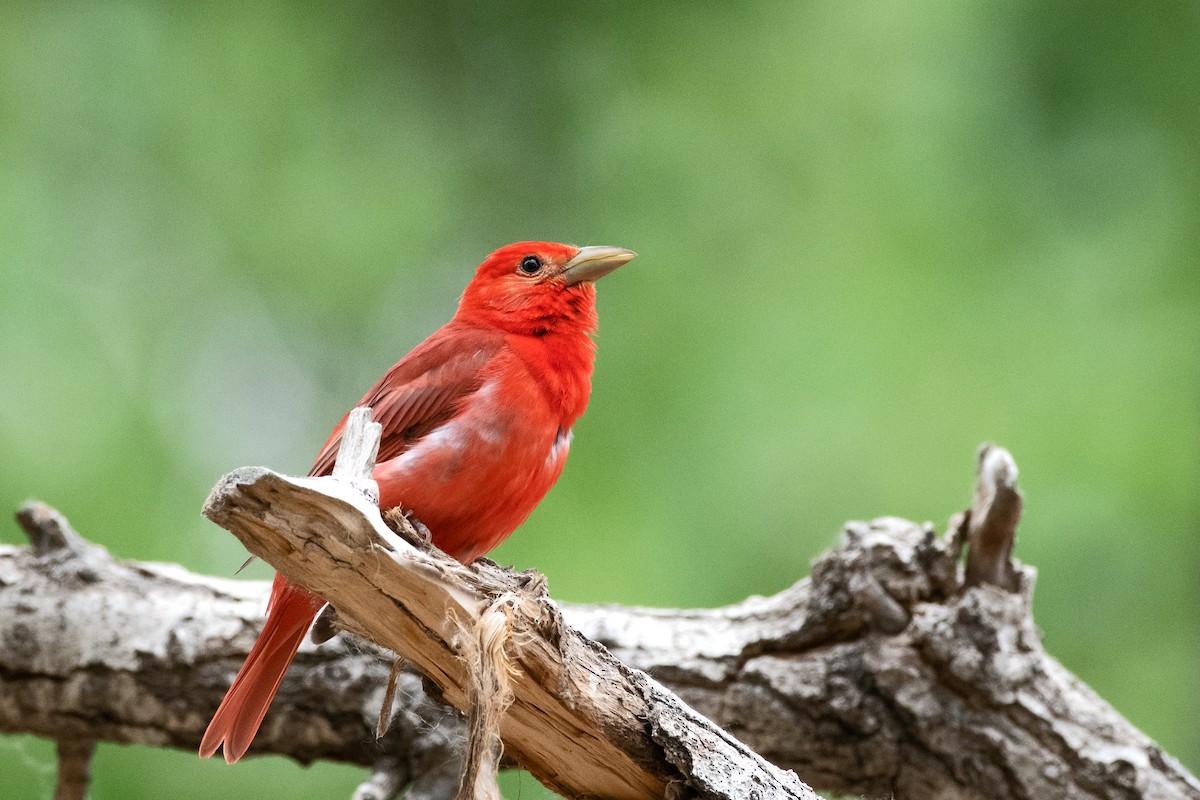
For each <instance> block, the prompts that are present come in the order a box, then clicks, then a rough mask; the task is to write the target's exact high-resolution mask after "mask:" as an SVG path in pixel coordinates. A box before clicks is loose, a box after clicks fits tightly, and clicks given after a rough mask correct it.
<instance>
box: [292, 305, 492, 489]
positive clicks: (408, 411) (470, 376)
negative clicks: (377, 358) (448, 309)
mask: <svg viewBox="0 0 1200 800" xmlns="http://www.w3.org/2000/svg"><path fill="white" fill-rule="evenodd" d="M502 346H503V336H502V335H500V334H498V333H489V332H485V331H480V330H474V329H472V330H465V329H453V328H443V329H442V330H440V331H438V332H437V333H436V334H434V335H433V336H431V337H430V338H428V339H426V340H425V341H424V342H422V343H421V344H420V345H418V346H417V347H416V348H415V349H413V351H412V352H411V353H409V354H408V355H406V356H405V357H404V358H402V359H400V361H399V362H398V363H397V364H396V365H395V366H394V367H392V368H391V369H390V370H388V371H387V374H385V375H384V376H383V377H382V378H380V379H379V382H378V383H376V384H375V385H374V386H372V387H371V389H370V391H368V392H367V393H366V395H364V396H363V399H362V400H360V401H359V402H358V404H357V405H359V406H370V407H371V409H372V411H373V417H374V420H375V421H376V422H378V423H379V424H380V425H382V426H383V437H382V439H381V441H380V443H379V456H378V457H377V459H376V460H377V461H378V462H383V461H387V460H388V459H392V458H395V457H396V456H398V455H400V454H401V453H403V452H404V451H405V450H407V449H409V448H410V447H412V446H413V444H415V443H416V442H417V441H418V440H420V438H421V437H422V436H424V435H425V434H427V433H429V432H430V431H431V430H433V429H434V428H436V427H437V426H439V425H441V424H442V423H443V422H445V421H446V420H448V419H450V418H451V417H453V416H454V414H455V413H457V411H458V409H459V408H460V407H461V403H462V400H463V398H465V397H467V396H469V395H471V394H472V393H474V392H475V391H476V390H478V389H479V387H480V386H481V385H482V384H483V379H484V377H485V375H486V373H487V369H486V368H487V365H488V364H489V363H490V362H491V361H492V359H493V358H495V357H496V354H497V353H498V352H499V351H500V349H501V347H502ZM347 417H349V413H347V415H346V416H344V417H342V420H341V422H339V423H338V424H337V426H336V427H335V428H334V429H333V433H331V434H330V435H329V440H328V441H326V442H325V446H324V447H322V448H321V452H320V453H319V454H318V455H317V459H316V461H315V462H314V463H313V468H312V471H310V472H309V475H313V476H316V475H328V474H330V473H331V472H333V464H334V461H335V460H336V459H337V451H338V447H339V446H340V445H341V442H342V429H343V428H344V427H345V425H346V419H347Z"/></svg>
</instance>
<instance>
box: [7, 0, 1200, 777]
mask: <svg viewBox="0 0 1200 800" xmlns="http://www.w3.org/2000/svg"><path fill="white" fill-rule="evenodd" d="M3 20H4V24H3V25H0V259H2V264H3V266H2V268H0V342H2V344H3V347H2V349H0V376H2V380H0V456H2V460H3V465H4V469H3V473H2V475H0V501H2V502H0V505H3V506H5V507H7V508H12V507H14V506H15V504H16V503H17V502H19V501H20V500H22V499H24V498H25V497H28V496H36V497H39V498H41V499H44V500H46V501H49V502H51V503H53V504H55V505H57V506H58V507H59V508H61V509H62V510H63V511H64V512H66V513H67V514H68V515H69V516H70V517H71V519H72V520H73V521H74V522H75V523H76V525H77V526H78V527H79V529H80V530H81V531H83V532H84V533H85V534H86V535H88V536H89V537H91V538H93V539H94V540H96V541H98V542H101V543H102V544H104V545H106V546H107V547H109V548H110V549H111V550H113V551H114V552H115V553H117V554H119V555H121V556H125V557H130V558H141V559H158V560H166V561H178V562H182V563H183V564H184V565H186V566H188V567H189V568H191V569H194V570H199V571H202V572H209V573H218V574H229V573H231V572H232V571H233V570H234V569H235V568H236V566H237V565H238V564H239V563H240V562H241V558H242V556H241V553H240V552H239V547H238V545H237V544H236V542H235V541H234V540H233V538H232V537H230V536H228V535H227V534H225V533H223V532H222V531H220V530H218V529H216V528H215V527H214V526H212V525H210V524H208V523H206V522H205V521H203V520H202V519H201V518H200V517H199V513H198V511H199V507H200V504H201V502H202V501H203V499H204V497H205V495H206V493H207V491H208V489H209V488H210V486H211V485H212V484H213V483H214V482H215V480H216V479H217V477H218V476H219V475H220V474H221V473H222V472H224V471H227V470H229V469H232V468H234V467H237V466H241V465H243V464H267V465H270V466H272V467H275V468H277V469H280V470H283V471H291V472H303V471H305V470H306V469H307V465H308V461H309V460H310V459H311V457H312V456H313V454H314V453H315V451H316V449H317V447H318V446H319V445H320V444H321V442H322V441H323V440H324V438H325V435H326V432H327V430H328V428H329V427H330V426H331V425H332V423H333V422H334V421H335V420H336V419H337V417H338V416H339V415H340V413H341V412H342V411H343V410H345V408H347V407H348V405H349V404H350V403H352V402H353V401H354V400H355V399H357V398H358V397H359V396H360V394H361V392H362V391H363V390H364V389H365V388H366V387H367V386H368V385H369V384H370V383H371V382H372V381H373V380H374V379H375V378H376V377H377V376H378V375H379V374H380V373H381V372H382V371H383V370H384V369H385V368H386V367H387V366H388V365H389V364H391V363H392V362H393V361H394V360H395V359H396V358H397V357H399V356H401V355H403V354H404V353H405V352H407V350H408V349H409V348H410V347H411V346H412V345H414V344H415V343H416V342H418V341H419V340H420V339H421V338H422V337H424V336H425V335H426V334H428V333H429V332H430V331H432V330H433V329H434V328H435V327H436V326H437V325H439V324H440V323H441V322H443V321H445V320H446V319H447V318H448V317H449V316H450V314H451V313H452V311H453V308H454V304H455V302H456V299H457V294H458V292H459V291H460V290H461V288H462V286H463V285H464V283H465V282H466V280H467V279H468V278H469V276H470V275H471V272H472V270H473V267H474V265H475V264H476V263H478V261H479V260H480V259H481V258H482V257H483V256H484V255H485V254H486V253H487V252H488V251H489V250H490V249H492V248H493V247H495V246H498V245H500V244H503V243H505V242H508V241H512V240H517V239H527V238H545V239H556V240H566V241H574V242H577V243H580V244H614V245H622V246H628V247H632V248H634V249H636V250H638V251H639V252H640V254H641V257H640V258H639V259H638V260H637V261H635V262H634V263H633V264H631V265H630V266H629V267H627V268H626V269H624V270H622V271H621V272H619V273H617V274H615V275H613V276H612V277H610V278H608V279H606V280H605V281H604V283H603V285H602V286H601V292H600V294H601V299H600V306H601V319H602V331H601V335H600V353H599V361H598V365H597V374H596V379H595V391H594V394H593V403H592V408H591V410H590V411H589V413H588V415H587V417H586V418H585V419H584V420H583V421H582V423H581V424H580V425H579V426H578V428H577V430H576V439H575V447H574V452H573V454H572V457H571V463H570V465H569V466H568V468H567V470H566V473H565V474H564V477H563V479H562V480H561V482H560V484H559V486H558V487H557V488H556V489H555V491H554V492H552V493H551V496H550V497H549V498H548V499H547V500H546V502H545V503H544V504H543V506H542V507H541V509H540V510H539V511H538V512H536V513H535V514H534V516H533V518H532V519H531V520H530V521H529V523H528V524H527V525H526V526H524V528H523V529H522V530H521V531H520V532H519V533H518V535H517V536H515V537H514V538H513V539H512V540H511V541H510V542H509V543H508V544H505V545H504V546H503V547H502V548H501V549H500V550H499V551H498V552H497V557H498V558H499V560H501V561H507V562H512V563H515V564H517V565H519V566H521V567H527V566H537V567H538V568H540V569H542V570H543V571H544V572H545V573H546V574H547V575H548V576H549V579H550V585H551V587H552V589H553V591H554V594H555V595H556V596H557V597H561V598H564V599H570V600H579V601H614V602H624V603H640V604H664V605H673V606H692V605H712V604H718V603H725V602H729V601H733V600H737V599H740V598H742V597H744V596H745V595H747V594H750V593H769V592H774V591H776V590H778V589H781V588H782V587H784V586H786V585H788V584H790V583H791V582H793V581H794V580H796V579H797V578H799V577H800V576H802V575H804V574H805V573H806V572H807V568H808V562H809V561H810V559H812V558H813V557H814V556H816V555H817V554H818V553H819V552H820V551H821V550H822V549H823V548H825V547H827V546H829V545H830V544H831V543H833V542H834V541H835V539H836V536H837V531H838V529H839V526H840V524H841V522H842V521H843V520H845V519H848V518H869V517H872V516H875V515H880V514H897V515H903V516H907V517H910V518H914V519H917V520H925V519H930V520H933V521H935V522H936V523H938V524H939V525H942V524H943V523H944V520H945V518H946V517H947V516H948V515H949V514H950V513H952V512H953V511H955V510H957V509H959V508H962V507H963V506H965V505H966V504H967V502H968V500H969V491H970V477H971V471H972V467H973V456H974V451H975V447H976V445H977V444H978V443H979V442H980V441H982V440H985V439H990V440H995V441H998V442H1000V443H1002V444H1004V445H1006V446H1007V447H1009V448H1010V449H1011V450H1012V451H1013V453H1014V454H1015V456H1016V458H1017V461H1018V463H1019V464H1020V466H1021V468H1022V477H1021V485H1022V487H1023V488H1024V489H1025V491H1026V493H1027V506H1026V509H1027V510H1026V515H1025V521H1024V524H1023V526H1022V528H1021V537H1020V540H1019V542H1018V548H1017V552H1018V555H1019V556H1020V557H1021V558H1022V559H1023V560H1025V561H1027V562H1030V563H1033V564H1035V565H1036V566H1037V567H1038V569H1039V571H1040V582H1039V587H1038V591H1037V597H1036V613H1037V620H1038V622H1039V624H1040V625H1041V626H1042V628H1043V630H1044V631H1045V635H1046V644H1047V646H1048V648H1049V649H1050V651H1051V652H1053V653H1054V654H1056V655H1057V656H1058V657H1059V658H1061V659H1062V660H1063V661H1064V662H1065V663H1066V665H1067V666H1068V667H1070V668H1071V669H1073V670H1074V671H1075V672H1077V673H1078V674H1079V675H1080V676H1081V677H1082V678H1083V679H1084V680H1085V681H1087V682H1088V683H1089V684H1091V685H1092V686H1093V687H1094V688H1095V689H1096V690H1097V691H1098V692H1099V693H1100V694H1101V695H1103V696H1104V697H1105V698H1107V699H1108V700H1109V701H1111V702H1112V703H1113V704H1114V705H1115V706H1116V707H1117V708H1118V709H1119V710H1121V711H1122V712H1123V713H1125V714H1126V715H1128V716H1129V717H1130V718H1131V719H1132V720H1133V721H1134V722H1135V723H1137V724H1138V725H1140V726H1141V727H1143V728H1144V729H1145V730H1146V731H1147V732H1148V733H1149V734H1150V735H1151V736H1153V737H1154V738H1156V739H1157V740H1158V741H1159V742H1160V743H1161V744H1162V745H1163V746H1164V747H1165V748H1166V749H1167V750H1168V751H1170V752H1172V753H1173V754H1174V755H1176V756H1178V757H1179V758H1181V759H1182V760H1183V761H1184V762H1185V763H1187V764H1189V765H1190V766H1191V768H1192V769H1197V768H1200V727H1198V726H1197V725H1196V724H1195V720H1196V719H1197V718H1198V717H1200V700H1198V699H1197V694H1196V693H1195V691H1194V690H1193V683H1194V680H1195V676H1196V674H1197V667H1198V658H1197V650H1198V646H1200V624H1198V622H1197V606H1198V603H1197V601H1198V599H1200V589H1198V588H1197V582H1196V580H1195V578H1194V576H1195V574H1196V572H1197V569H1198V568H1200V537H1197V535H1196V534H1197V530H1196V528H1197V522H1196V520H1197V519H1198V518H1200V492H1197V489H1196V486H1197V485H1198V484H1200V352H1198V351H1200V270H1198V269H1197V260H1198V259H1197V255H1198V254H1200V218H1198V217H1200V148H1197V147H1196V136H1197V130H1198V129H1200V48H1197V47H1196V46H1195V42H1196V35H1197V32H1198V31H1200V10H1198V7H1197V6H1196V5H1195V4H1194V3H1190V2H1182V1H1181V0H1177V1H1176V2H1171V1H1170V0H1167V1H1166V2H1161V3H1156V4H1153V5H1151V6H1146V5H1137V4H1133V5H1130V4H1124V5H1123V4H1119V3H1101V4H1099V5H1097V4H1095V3H1088V4H1084V3H1081V2H1072V1H1069V0H1066V1H1064V0H1059V2H1050V3H1040V2H1029V1H1028V0H1026V1H1025V2H1018V3H1010V4H1000V5H996V4H988V3H950V2H934V3H890V4H889V3H866V4H841V3H827V4H812V3H784V2H778V3H773V2H746V3H740V4H737V5H736V6H731V5H727V4H719V3H690V4H674V3H671V4H667V3H663V4H650V3H632V2H629V3H619V2H611V3H593V4H583V3H579V4H574V3H572V4H568V5H562V4H523V3H501V4H464V3H453V2H452V3H447V4H411V5H410V4H399V7H392V6H390V5H386V4H375V5H372V4H363V3H348V4H334V5H330V6H328V7H324V8H323V9H313V8H310V7H307V6H302V5H300V4H296V5H294V6H293V5H289V4H280V3H261V4H260V3H254V4H245V3H221V2H214V3H205V4H200V5H178V4H168V3H157V4H156V3H138V2H122V3H115V2H92V3H61V4H48V5H47V4H34V3H29V4H22V3H5V4H4V6H3ZM5 530H6V531H7V532H6V533H5V535H4V538H5V539H6V540H9V541H17V540H18V535H17V533H16V531H15V528H14V527H11V526H9V527H7V528H6V529H5ZM266 574H267V572H266V571H260V572H258V573H256V576H258V577H263V576H265V575H266ZM51 753H52V749H51V748H50V746H48V745H46V744H44V743H40V742H36V741H33V740H30V739H28V738H21V737H10V738H8V739H4V740H0V773H2V774H4V775H5V785H6V789H5V791H6V792H7V793H8V794H7V796H8V797H10V798H27V797H28V798H35V797H47V796H49V794H50V788H49V787H50V786H51V785H52V759H51ZM95 773H96V783H95V786H94V792H93V794H92V796H93V798H96V800H106V799H107V798H139V797H147V798H151V797H154V798H157V797H161V796H172V797H178V798H188V797H197V798H198V797H211V796H228V797H234V796H239V797H255V796H263V795H264V794H265V795H267V796H284V795H285V794H286V795H287V796H290V797H318V796H320V797H329V796H348V793H349V791H350V789H351V787H352V786H353V785H354V784H355V781H356V780H357V779H358V777H359V775H360V773H359V771H357V770H352V769H348V768H342V767H334V766H330V765H318V766H316V767H313V768H311V769H309V770H302V769H301V768H299V767H296V766H295V765H293V764H290V763H288V762H284V761H279V760H275V759H252V760H251V761H250V762H247V763H244V764H239V765H238V766H237V767H235V768H228V767H226V766H225V765H224V764H221V763H215V762H211V761H209V762H203V763H202V762H199V761H198V760H197V759H196V758H195V757H193V756H191V755H189V754H187V753H168V752H153V751H150V750H147V749H143V748H119V747H115V746H102V747H101V748H100V750H99V755H98V758H97V762H96V765H95ZM13 786H17V787H23V788H18V789H17V790H16V794H13V793H12V791H13V790H12V787H13ZM508 787H509V791H510V792H511V793H512V795H513V796H517V795H518V794H519V795H520V796H522V797H531V796H537V795H538V792H539V790H538V789H537V788H536V786H535V784H534V782H533V781H532V780H531V779H530V778H529V777H528V776H524V777H521V776H515V777H511V778H510V779H509V783H508Z"/></svg>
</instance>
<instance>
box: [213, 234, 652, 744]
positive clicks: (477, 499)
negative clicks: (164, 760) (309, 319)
mask: <svg viewBox="0 0 1200 800" xmlns="http://www.w3.org/2000/svg"><path fill="white" fill-rule="evenodd" d="M634 255H635V253H633V252H632V251H630V250H624V249H622V248H619V247H583V248H579V247H575V246H573V245H566V244H553V243H549V242H519V243H517V244H511V245H508V246H506V247H502V248H500V249H499V250H497V251H496V252H494V253H492V254H491V255H490V256H488V257H487V259H486V260H485V261H484V262H483V263H482V264H481V265H480V266H479V269H478V271H476V273H475V277H474V278H473V279H472V280H471V282H470V283H469V284H468V285H467V288H466V290H465V291H464V292H463V295H462V300H461V301H460V302H459V305H458V311H457V312H456V313H455V314H454V318H453V319H451V320H450V322H448V323H447V324H446V325H444V326H443V327H442V328H441V329H439V330H438V331H437V332H435V333H434V334H433V335H432V336H430V337H429V338H428V339H426V340H425V341H424V342H422V343H421V344H419V345H417V346H416V347H415V348H414V349H413V350H412V352H410V353H409V354H408V355H406V356H405V357H404V358H402V359H400V361H399V362H397V363H396V365H395V366H393V367H392V368H391V369H390V370H388V371H387V373H386V374H385V375H384V376H383V377H382V378H381V379H380V380H379V382H378V383H376V384H375V385H374V386H373V387H371V389H370V391H368V392H367V394H366V396H364V397H363V399H362V400H361V401H359V403H358V405H360V406H370V407H371V409H372V411H373V414H374V418H375V421H376V422H379V423H380V424H381V425H382V426H383V436H382V440H381V442H380V445H379V456H378V459H377V461H376V466H375V472H374V478H375V480H376V481H377V482H378V484H379V505H380V508H384V509H387V508H397V507H398V508H402V509H403V510H404V511H406V512H411V513H412V515H413V517H415V518H416V519H417V520H419V521H420V522H421V523H423V524H424V526H425V527H426V528H427V529H428V530H429V532H430V534H431V537H432V541H433V543H434V544H435V545H436V546H437V547H439V548H441V549H442V550H443V551H445V552H446V553H448V554H449V555H451V556H453V557H454V558H456V559H458V560H459V561H461V562H463V563H464V564H466V563H470V562H471V561H473V560H474V559H476V558H477V557H479V556H481V555H483V554H484V553H486V552H487V551H489V550H491V549H492V548H493V547H495V546H496V545H498V544H500V542H502V541H504V539H505V538H507V537H508V535H509V534H510V533H512V532H513V530H514V529H515V528H516V527H517V526H518V525H520V524H521V523H522V522H524V521H525V518H526V517H528V516H529V514H530V512H532V511H533V509H534V507H535V506H536V505H537V504H538V503H539V502H540V501H541V499H542V497H544V496H545V494H546V492H547V491H549V490H550V487H551V486H553V485H554V482H555V481H556V480H557V479H558V476H559V474H560V473H561V472H562V468H563V465H564V463H565V462H566V458H567V449H568V448H569V447H570V445H571V427H572V426H573V425H574V424H575V421H576V420H577V419H579V417H580V416H581V415H582V414H583V411H584V409H585V408H586V407H587V402H588V395H589V394H590V393H591V388H592V364H593V361H594V359H595V345H594V344H593V342H592V338H591V334H592V333H593V332H594V331H595V330H596V292H595V287H594V286H593V283H594V282H595V281H596V280H598V279H600V278H602V277H603V276H605V275H607V274H608V273H609V272H612V271H613V270H614V269H616V268H617V267H619V266H621V265H622V264H625V263H626V262H628V261H629V260H630V259H632V258H633V257H634ZM345 424H346V417H343V418H342V421H341V422H339V423H338V424H337V426H336V427H335V428H334V429H333V433H332V434H330V436H329V439H328V441H326V442H325V446H324V447H323V448H321V452H320V453H319V454H318V455H317V459H316V462H315V463H314V464H313V468H312V471H311V472H310V473H309V474H310V475H313V476H317V475H328V474H329V473H330V472H331V471H332V470H333V464H334V460H335V458H336V456H337V451H338V445H339V444H340V442H341V433H342V428H343V427H344V426H345ZM324 602H325V601H324V600H322V599H321V598H320V597H318V596H317V595H315V594H313V593H312V592H309V591H308V590H307V589H305V588H304V587H302V586H298V585H296V584H294V583H290V582H289V581H287V580H286V579H285V578H284V577H283V576H282V575H276V576H275V583H274V585H273V586H272V588H271V598H270V600H269V601H268V604H267V620H266V624H265V625H264V627H263V630H262V633H261V634H259V637H258V641H257V642H255V644H254V647H253V649H251V651H250V654H249V655H248V656H247V657H246V662H245V663H244V664H243V665H242V668H241V670H239V671H238V674H237V677H236V678H234V681H233V685H232V686H230V687H229V691H228V692H227V693H226V695H225V699H224V700H223V701H221V705H220V707H219V708H218V709H217V712H216V714H214V715H213V719H212V722H210V723H209V725H208V730H207V731H205V733H204V739H203V740H202V741H201V743H200V755H201V756H204V757H207V756H211V755H213V754H214V753H215V752H216V751H217V749H218V748H220V747H221V746H222V745H224V754H225V760H226V761H228V762H229V763H233V762H235V761H237V760H238V759H239V758H241V757H242V755H244V754H245V752H246V750H247V748H248V747H249V746H250V742H251V741H252V740H253V739H254V735H255V733H257V732H258V728H259V726H260V725H261V724H262V720H263V717H264V716H265V715H266V713H267V708H268V707H269V706H270V705H271V700H272V699H273V698H274V697H275V692H276V691H277V690H278V689H279V684H280V682H281V681H282V680H283V674H284V672H285V671H286V670H287V668H288V665H289V664H291V663H292V659H293V658H295V655H296V651H297V649H299V647H300V643H301V642H302V641H303V640H304V635H305V634H306V633H307V632H308V629H309V628H310V627H311V625H312V622H313V620H314V618H315V617H316V615H317V613H318V611H320V609H321V607H322V606H323V605H324Z"/></svg>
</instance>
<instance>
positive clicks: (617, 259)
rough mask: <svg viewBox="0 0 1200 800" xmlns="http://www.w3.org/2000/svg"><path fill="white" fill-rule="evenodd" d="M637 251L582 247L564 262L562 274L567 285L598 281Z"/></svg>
mask: <svg viewBox="0 0 1200 800" xmlns="http://www.w3.org/2000/svg"><path fill="white" fill-rule="evenodd" d="M636 255H637V253H635V252H633V251H632V250H626V249H625V248H623V247H584V248H583V249H581V250H580V251H579V252H578V253H576V254H575V257H574V258H572V259H571V260H570V261H568V262H567V263H566V265H565V266H564V267H563V270H562V276H563V278H564V279H565V280H566V282H567V286H574V285H575V284H577V283H591V282H592V281H598V280H600V279H601V278H603V277H604V276H605V275H607V274H608V273H610V272H612V271H613V270H614V269H616V268H617V267H619V266H621V265H622V264H625V263H628V262H629V261H632V260H633V257H634V256H636Z"/></svg>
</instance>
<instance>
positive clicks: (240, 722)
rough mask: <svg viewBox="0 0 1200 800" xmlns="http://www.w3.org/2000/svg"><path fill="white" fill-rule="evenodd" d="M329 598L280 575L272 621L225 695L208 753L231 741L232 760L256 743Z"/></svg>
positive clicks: (204, 749) (204, 743) (204, 752)
mask: <svg viewBox="0 0 1200 800" xmlns="http://www.w3.org/2000/svg"><path fill="white" fill-rule="evenodd" d="M324 604H325V601H324V600H322V599H321V598H320V597H318V596H317V595H315V594H313V593H311V592H309V591H308V590H307V589H304V588H303V587H300V586H297V585H296V584H294V583H289V582H288V581H286V580H285V579H284V577H283V576H282V575H276V576H275V584H274V585H273V586H272V587H271V600H270V602H269V604H268V606H267V622H266V625H264V626H263V631H262V634H260V635H259V637H258V641H257V642H255V643H254V648H253V649H252V650H251V651H250V655H248V656H246V661H245V663H244V664H242V668H241V669H240V670H238V674H237V677H236V678H234V680H233V685H232V686H230V687H229V692H228V693H227V694H226V695H225V699H224V700H222V701H221V705H220V707H219V708H218V709H217V713H216V714H214V715H213V718H212V722H210V723H208V730H206V731H205V732H204V738H203V739H202V740H201V742H200V755H201V757H204V758H207V757H208V756H211V755H212V754H213V753H215V752H217V748H219V747H220V746H221V744H222V742H223V743H224V744H225V760H226V761H227V762H229V763H230V764H232V763H233V762H235V761H237V760H238V759H239V758H241V757H242V756H243V755H245V753H246V750H247V749H248V748H249V747H250V742H251V741H252V740H253V739H254V734H255V733H257V732H258V726H259V725H261V724H262V721H263V717H264V716H266V714H267V708H268V707H270V705H271V700H273V699H274V697H275V692H277V691H279V684H280V682H282V681H283V673H284V672H286V671H287V668H288V665H290V664H291V663H292V659H293V658H295V657H296V651H297V650H299V649H300V643H301V642H303V641H304V635H305V634H306V633H308V629H309V627H310V626H311V625H312V622H313V620H314V619H315V618H316V616H317V612H318V611H320V610H321V606H323V605H324Z"/></svg>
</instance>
